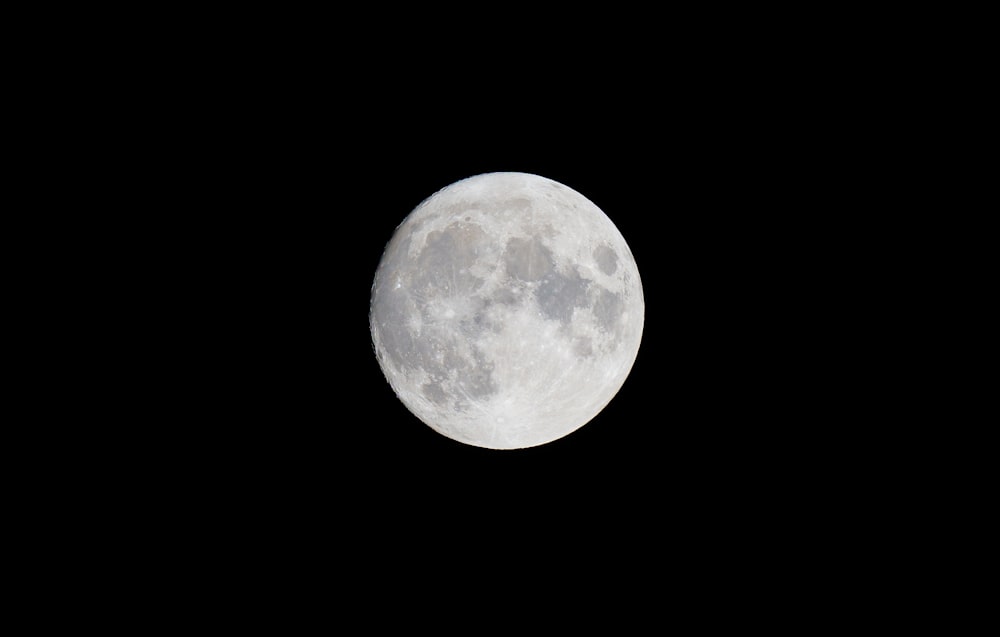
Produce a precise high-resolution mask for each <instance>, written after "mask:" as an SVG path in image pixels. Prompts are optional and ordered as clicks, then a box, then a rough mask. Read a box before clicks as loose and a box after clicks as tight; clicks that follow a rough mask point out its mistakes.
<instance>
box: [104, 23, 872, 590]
mask: <svg viewBox="0 0 1000 637" xmlns="http://www.w3.org/2000/svg"><path fill="white" fill-rule="evenodd" d="M738 30H739V29H738V28H736V29H734V31H738ZM416 35H417V37H415V40H416V41H414V42H413V43H412V47H410V48H408V47H407V46H405V45H404V46H401V47H399V48H398V49H394V50H393V51H392V52H377V51H370V50H367V49H365V48H364V47H360V48H359V46H358V45H357V44H356V43H354V44H352V43H350V42H348V41H347V40H337V38H332V36H330V35H329V34H322V37H314V38H310V37H301V38H299V37H290V36H289V37H283V38H281V39H280V40H278V41H277V42H276V43H275V45H274V46H259V42H258V43H257V44H258V46H255V47H248V48H239V47H230V48H227V49H226V50H224V51H222V52H221V54H219V55H214V56H209V57H208V58H197V59H196V60H194V61H193V62H192V69H194V72H192V73H190V74H188V75H183V74H181V76H180V78H179V83H180V84H181V85H183V87H184V90H178V91H171V90H164V89H163V88H162V87H161V86H159V85H156V86H154V87H153V88H152V89H151V91H150V94H149V95H148V96H145V97H144V98H139V99H138V101H140V102H142V101H143V99H148V100H149V102H151V103H152V102H155V104H156V109H155V110H151V111H150V112H149V113H147V112H145V111H142V112H141V114H140V115H139V119H140V120H142V121H141V123H142V124H143V127H142V129H141V130H142V131H143V132H142V133H137V137H136V138H135V139H133V140H131V142H130V143H131V144H134V145H135V146H140V147H143V148H144V149H145V150H146V151H149V149H152V150H153V151H154V152H155V153H156V154H158V156H159V161H158V162H157V164H156V165H155V166H148V165H145V164H138V165H137V166H134V167H133V168H132V172H134V173H135V174H136V176H135V179H134V180H133V181H132V183H133V184H134V186H135V187H136V191H137V192H140V193H141V197H140V198H139V200H140V201H142V202H144V206H146V207H152V208H154V209H155V210H156V212H155V213H154V214H152V215H151V217H152V219H153V221H152V223H151V224H150V225H152V226H154V228H153V230H152V232H150V235H149V238H148V240H143V241H133V242H132V245H133V246H134V248H133V249H135V250H136V251H137V252H143V251H145V250H147V249H148V250H150V251H151V252H153V253H154V254H155V257H154V258H155V259H157V260H158V261H159V264H158V272H157V274H156V280H157V282H158V283H159V284H160V285H161V286H162V287H161V289H164V290H166V291H168V295H169V298H172V299H176V302H167V301H161V300H157V299H154V301H153V303H152V305H151V306H150V307H149V308H147V309H146V310H144V312H143V315H148V316H152V317H154V320H155V321H156V324H157V325H158V326H160V327H159V328H158V329H156V330H151V334H155V339H154V340H155V343H156V344H155V347H156V350H155V351H156V354H155V355H153V354H150V353H149V352H146V351H145V350H142V351H140V352H138V353H137V354H136V355H137V356H139V357H141V358H145V359H151V360H153V361H156V362H157V363H159V362H160V361H161V360H162V365H159V369H161V370H163V371H162V372H160V375H161V376H162V379H159V376H158V380H157V381H155V382H153V381H149V379H147V378H145V377H138V376H137V377H136V379H134V380H133V381H132V382H133V383H136V384H138V385H141V386H142V389H140V390H137V391H136V392H133V393H132V394H131V398H132V400H135V402H136V404H137V405H140V407H139V411H140V412H141V413H146V414H151V415H150V416H148V417H147V419H148V420H150V421H152V422H154V423H155V424H154V425H153V426H151V427H150V428H149V429H148V430H144V431H143V432H141V433H136V434H133V436H134V444H133V451H132V452H131V454H130V455H129V462H130V463H133V464H134V465H135V467H136V470H137V471H139V472H143V473H147V474H154V475H155V481H154V483H153V484H155V485H156V487H155V493H151V492H150V490H149V489H146V486H145V484H144V486H143V491H142V495H141V496H140V499H141V500H142V501H146V502H155V503H157V506H162V505H163V504H164V503H168V507H167V508H168V510H174V511H177V512H178V514H177V515H176V516H174V517H173V518H170V516H165V518H170V519H169V520H166V521H164V520H165V518H161V519H160V521H159V522H158V523H161V524H167V526H168V527H169V526H170V525H171V524H176V525H178V527H179V528H180V535H184V533H188V534H189V535H190V533H192V529H197V533H198V534H204V535H198V539H197V543H198V546H199V547H203V546H204V545H205V542H206V541H207V542H208V544H209V545H210V546H211V547H214V549H213V550H217V551H219V552H220V554H223V555H226V556H227V558H226V560H225V563H226V564H227V565H229V566H232V567H233V568H235V569H236V570H237V572H242V571H241V569H243V570H246V571H247V572H249V571H251V570H253V569H258V570H259V571H263V572H267V571H269V570H271V569H274V570H276V571H283V570H284V569H285V568H286V565H288V564H292V565H295V567H296V568H303V569H307V568H308V565H309V564H317V565H319V566H317V569H319V571H320V574H322V573H332V572H336V571H337V569H338V568H340V569H345V568H348V567H347V566H346V564H347V563H348V562H352V560H360V561H357V562H356V564H357V565H359V566H351V567H350V572H351V573H352V577H353V578H357V579H365V578H372V577H378V574H379V573H386V572H391V573H392V574H393V576H394V577H412V578H413V579H412V580H407V581H408V583H410V584H413V585H416V586H419V585H420V577H419V574H421V573H434V572H435V571H436V569H439V568H442V565H443V564H445V563H449V564H459V565H460V566H461V567H464V568H467V569H469V570H470V571H474V572H475V573H476V574H479V575H482V574H483V573H490V572H494V571H495V572H497V573H500V574H503V573H507V574H508V575H509V574H515V575H519V576H523V577H525V578H529V579H535V578H540V579H538V584H537V585H538V586H539V587H540V588H541V589H544V578H545V577H546V576H547V575H546V574H548V573H551V572H552V571H559V572H560V574H561V576H562V577H565V576H566V575H569V577H570V578H574V577H575V576H576V575H577V574H578V575H579V576H580V577H581V578H582V580H581V581H584V582H588V581H591V579H592V578H593V576H594V573H597V572H601V573H608V572H610V573H612V575H608V576H607V577H611V578H612V579H614V577H615V575H613V573H617V572H623V571H625V570H629V571H631V572H633V573H634V572H635V570H636V569H639V571H640V572H641V570H642V569H649V570H650V573H651V575H650V576H653V577H655V576H656V575H657V574H659V573H663V572H665V571H668V570H671V569H681V570H683V571H684V572H685V573H686V575H685V577H687V578H689V581H690V582H691V586H692V587H694V589H697V587H698V582H699V581H707V580H710V579H711V578H712V573H713V572H715V570H716V569H725V570H726V572H728V573H730V574H733V573H737V574H739V573H743V574H744V576H746V577H750V575H749V574H752V573H753V572H756V571H755V569H756V570H759V569H761V568H763V567H764V565H765V563H767V562H768V561H769V560H772V563H773V558H774V556H775V555H779V554H780V555H783V556H786V557H787V558H788V569H789V571H788V572H790V573H792V575H790V576H791V577H795V575H794V573H795V569H796V568H797V567H798V561H797V559H796V558H795V556H796V555H797V554H798V551H799V548H800V547H802V550H810V551H812V550H813V548H814V547H813V548H810V547H811V546H812V545H814V544H815V543H817V542H822V541H823V540H821V539H820V538H821V537H824V536H825V534H828V533H831V532H832V533H834V534H838V533H839V531H838V525H840V524H842V522H843V521H842V519H841V518H838V517H837V516H836V515H831V514H830V512H831V511H835V510H837V508H838V507H841V506H844V504H845V498H847V497H848V496H847V495H845V494H849V493H850V491H849V490H845V488H844V487H845V485H855V484H856V481H857V477H856V476H857V475H858V474H859V472H861V470H862V468H863V467H864V466H865V465H866V463H867V462H868V460H869V458H870V456H869V455H868V454H869V453H874V452H868V451H867V449H868V448H869V445H868V439H866V433H865V431H863V430H862V428H861V425H860V424H859V423H860V422H861V420H862V416H863V417H869V416H870V415H869V414H866V413H863V411H862V410H861V409H860V408H859V407H858V402H857V396H858V395H859V394H860V395H862V396H863V395H864V394H865V392H872V391H876V387H875V385H873V384H872V383H870V380H869V379H861V380H857V379H856V378H855V377H854V376H852V375H850V374H847V373H845V372H844V369H845V368H850V365H851V360H850V356H851V346H852V345H851V339H850V334H851V332H852V329H854V326H855V325H857V324H858V323H859V322H860V321H862V320H863V316H862V315H861V314H859V313H857V312H855V311H854V310H852V309H849V308H847V306H845V305H844V304H842V303H840V302H839V301H838V299H839V297H840V296H842V294H843V290H842V289H841V285H842V284H841V283H838V282H837V281H838V277H839V276H840V275H842V274H843V272H844V271H845V269H846V268H849V267H850V262H851V260H852V258H853V254H852V252H851V250H854V249H856V248H843V244H842V243H841V241H840V240H839V239H840V237H842V236H843V234H844V232H845V229H846V231H847V232H851V233H858V234H861V235H864V234H865V233H864V232H860V231H859V229H862V230H863V229H864V223H865V222H864V218H863V217H862V216H861V215H859V214H858V213H857V210H858V207H857V205H856V204H857V199H856V198H854V197H855V194H856V192H857V191H856V189H855V188H856V184H857V183H858V182H859V181H863V180H864V179H866V178H868V177H867V176H866V175H867V173H866V172H865V171H864V169H863V168H858V163H857V162H845V161H843V159H842V157H843V154H844V152H845V151H849V150H850V149H851V147H852V144H853V143H854V142H853V138H852V130H853V129H852V118H853V117H854V116H853V115H852V112H853V110H852V109H854V108H855V106H854V105H852V104H850V103H846V102H840V101H838V99H840V97H839V96H838V94H836V93H835V92H832V93H831V92H830V91H829V90H828V84H826V83H824V82H813V81H812V80H813V79H814V78H822V77H825V75H824V74H825V71H824V68H825V65H826V64H827V62H826V60H825V59H824V57H823V55H822V52H818V53H817V55H815V56H811V57H800V56H796V55H792V54H791V53H794V52H795V51H796V50H798V48H799V47H800V44H799V43H791V44H786V45H785V46H783V47H773V48H772V47H768V46H767V43H766V42H756V41H754V42H749V40H753V38H747V39H742V40H740V39H736V40H731V41H729V40H727V39H726V38H724V37H721V36H720V37H713V38H706V39H702V38H700V37H690V38H680V39H673V38H664V37H663V34H660V33H656V34H646V35H645V36H640V37H637V38H626V39H625V40H624V41H625V42H626V43H627V44H628V46H627V47H626V49H625V50H622V51H616V52H615V54H614V55H612V54H611V53H612V52H611V51H610V50H609V49H610V48H611V44H610V43H605V44H604V45H602V46H589V47H585V46H580V45H578V43H577V44H573V43H563V44H561V45H556V46H555V48H556V49H558V51H557V52H556V53H557V54H554V55H545V56H541V57H536V58H532V59H527V60H526V59H524V58H520V57H516V56H510V55H509V51H510V42H509V41H507V40H505V39H500V40H498V41H497V42H496V46H495V47H491V46H490V45H489V44H487V45H484V46H483V47H482V48H481V49H476V51H477V52H476V53H475V54H472V55H470V56H463V55H462V50H463V49H462V48H461V47H458V46H454V47H452V46H449V43H448V42H443V43H442V42H438V43H437V44H440V45H441V49H442V50H441V52H440V53H439V54H429V53H428V51H427V50H426V48H425V46H424V45H425V44H426V43H425V42H422V41H419V40H420V38H419V34H416ZM251 39H252V37H251ZM331 39H334V40H337V41H336V42H333V43H331ZM362 41H364V40H362ZM722 41H726V42H727V44H728V46H726V47H721V46H719V43H720V42H722ZM415 49H416V50H419V51H420V52H421V54H420V55H413V56H411V55H410V53H412V52H413V50H415ZM483 51H487V52H483ZM747 51H752V52H753V55H747V54H746V53H747ZM237 53H238V55H237ZM206 59H207V60H210V62H209V61H206ZM128 148H130V146H126V152H125V153H124V159H125V160H128V159H129V158H130V157H131V155H129V154H128V152H127V149H128ZM491 171H523V172H530V173H536V174H539V175H543V176H545V177H548V178H551V179H554V180H556V181H559V182H561V183H563V184H565V185H567V186H569V187H571V188H573V189H575V190H577V191H578V192H580V193H581V194H583V195H584V196H586V197H587V198H588V199H590V200H591V201H593V202H594V203H595V204H597V205H598V206H599V207H600V208H601V209H602V210H603V211H604V212H605V213H606V214H607V215H608V216H609V217H610V218H611V220H612V221H613V222H614V223H615V224H616V226H617V227H618V229H619V230H620V231H621V233H622V234H623V236H624V237H625V239H626V241H627V242H628V244H629V246H630V247H631V250H632V252H633V254H634V256H635V259H636V262H637V264H638V268H639V272H640V275H641V277H642V284H643V291H644V297H645V304H646V315H645V327H644V332H643V339H642V344H641V347H640V349H639V354H638V358H637V360H636V362H635V365H634V367H633V369H632V372H631V374H630V376H629V377H628V379H627V381H626V382H625V384H624V386H623V387H622V389H621V391H620V392H619V393H618V395H617V396H616V397H615V398H614V399H613V400H612V401H611V403H610V404H609V405H608V406H607V407H606V408H605V409H604V410H603V411H602V412H601V413H600V414H599V415H598V416H597V417H595V418H594V419H593V420H592V421H591V422H590V423H588V424H587V425H585V426H584V427H582V428H581V429H579V430H578V431H576V432H574V433H572V434H571V435H569V436H566V437H565V438H563V439H560V440H557V441H555V442H552V443H550V444H547V445H543V446H540V447H537V448H531V449H525V450H517V451H492V450H486V449H480V448H476V447H471V446H468V445H463V444H460V443H458V442H455V441H452V440H449V439H447V438H445V437H443V436H441V435H439V434H437V433H435V432H434V431H432V430H431V429H430V428H428V427H427V426H425V425H424V424H422V423H421V422H420V421H419V420H418V419H417V418H416V417H414V416H413V415H412V414H410V413H409V412H408V411H407V410H406V408H405V407H404V406H403V405H402V403H400V401H399V400H398V399H396V397H395V396H394V394H393V392H392V390H391V388H390V387H389V385H388V383H387V382H386V380H385V378H384V377H383V375H382V373H381V370H380V369H379V366H378V363H377V361H376V358H375V355H374V351H373V348H372V345H371V337H370V332H369V326H368V311H369V301H370V294H371V285H372V281H373V277H374V273H375V270H376V267H377V265H378V263H379V259H380V257H381V255H382V251H383V249H384V247H385V244H386V243H387V242H388V241H389V239H390V238H391V236H392V233H393V231H394V229H395V228H396V226H397V225H398V224H399V223H400V222H402V220H403V219H404V218H405V217H406V215H407V214H409V212H410V211H411V210H412V209H413V208H414V207H415V206H416V205H418V204H419V203H420V202H421V201H422V200H423V199H424V198H426V197H428V196H430V195H432V194H433V193H434V192H436V191H437V190H439V189H441V188H443V187H445V186H447V185H449V184H451V183H453V182H455V181H457V180H459V179H462V178H465V177H469V176H472V175H475V174H479V173H483V172H491ZM848 183H850V184H855V186H852V188H845V186H844V184H848ZM149 202H152V204H150V203H149ZM145 209H146V208H145V207H144V208H143V210H145ZM144 227H146V226H145V225H144ZM854 245H856V244H854ZM144 276H145V274H144ZM139 283H141V284H142V286H147V285H148V283H149V282H148V281H145V280H144V281H141V282H138V283H137V285H138V284H139ZM144 338H145V337H144ZM847 396H851V397H852V398H851V399H850V400H848V399H846V398H845V397H847ZM135 449H139V451H135ZM847 450H850V453H845V452H846V451H847ZM855 506H857V504H856V503H855ZM166 532H167V533H168V534H169V533H170V531H169V528H168V530H167V531H166ZM845 533H847V531H845ZM848 534H849V533H848ZM205 537H207V538H209V539H208V540H205V539H204V538H205ZM838 546H841V545H838ZM261 547H264V548H263V549H262V548H261ZM199 550H202V549H199ZM825 550H826V551H827V552H826V553H824V555H826V556H827V558H829V559H837V556H838V555H843V553H839V552H838V551H841V550H842V549H841V548H836V547H835V548H829V547H828V548H827V549H825ZM843 550H844V551H846V550H847V549H843ZM352 564H354V562H352ZM743 565H746V566H745V567H744V566H743ZM609 568H610V569H612V570H611V571H607V570H602V569H609ZM380 569H382V570H380ZM385 569H388V570H385ZM511 569H513V570H511ZM517 569H521V571H520V572H519V573H518V571H517ZM414 574H416V576H415V575H414ZM602 577H604V576H602ZM456 581H458V582H459V583H458V584H454V585H455V586H458V587H460V586H461V583H460V582H461V581H464V580H456ZM352 582H353V580H352ZM675 583H676V582H675ZM606 584H607V582H605V583H604V584H603V585H606ZM378 585H380V584H373V586H378Z"/></svg>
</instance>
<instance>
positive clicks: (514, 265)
mask: <svg viewBox="0 0 1000 637" xmlns="http://www.w3.org/2000/svg"><path fill="white" fill-rule="evenodd" d="M503 258H504V263H506V264H507V273H508V274H509V275H511V276H512V277H514V278H516V279H520V280H521V281H539V280H541V279H542V278H543V277H545V276H546V275H547V274H549V273H550V272H551V271H552V268H553V266H554V263H553V261H552V252H551V251H549V249H548V248H546V247H545V244H543V243H542V242H541V240H539V239H538V238H537V237H533V238H531V239H519V238H516V237H515V238H513V239H511V240H510V241H508V242H507V249H506V250H505V251H504V254H503Z"/></svg>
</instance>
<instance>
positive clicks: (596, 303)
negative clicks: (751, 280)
mask: <svg viewBox="0 0 1000 637" xmlns="http://www.w3.org/2000/svg"><path fill="white" fill-rule="evenodd" d="M643 312H644V304H643V296H642V284H641V282H640V280H639V271H638V269H637V268H636V263H635V259H634V258H633V256H632V253H631V251H630V250H629V247H628V245H627V244H626V243H625V239H624V238H623V237H622V236H621V233H620V232H619V231H618V229H617V228H616V227H615V225H614V224H613V223H612V222H611V220H610V219H609V218H608V217H607V216H606V215H605V214H604V213H603V212H602V211H601V210H600V209H599V208H598V207H597V206H596V205H594V204H593V203H591V202H590V201H589V200H588V199H586V198H585V197H584V196H583V195H581V194H580V193H578V192H576V191H574V190H572V189H570V188H568V187H567V186H564V185H562V184H559V183H557V182H555V181H552V180H550V179H546V178H544V177H540V176H537V175H531V174H526V173H487V174H484V175H477V176H475V177H470V178H468V179H464V180H462V181H459V182H456V183H454V184H452V185H450V186H448V187H446V188H444V189H443V190H441V191H439V192H437V193H436V194H434V195H432V196H431V197H429V198H428V199H426V200H424V201H423V202H422V203H421V204H420V205H419V206H417V208H416V209H414V210H413V212H411V213H410V215H409V216H407V217H406V219H405V220H404V221H403V223H402V224H400V226H399V227H398V228H397V229H396V232H395V234H394V235H393V237H392V239H391V241H390V242H389V244H388V246H387V247H386V249H385V253H384V255H383V256H382V261H381V263H380V264H379V267H378V271H377V272H376V275H375V282H374V285H373V287H372V299H371V313H370V326H371V334H372V342H373V344H374V346H375V353H376V356H377V357H378V361H379V364H380V365H381V367H382V371H383V372H384V373H385V376H386V379H387V380H388V381H389V384H390V385H391V386H392V389H393V391H395V393H396V395H397V396H398V397H399V399H400V400H401V401H402V402H403V404H404V405H406V407H407V408H408V409H409V410H410V411H411V412H413V413H414V414H415V415H416V416H417V417H418V418H419V419H420V420H422V421H423V422H424V423H426V424H427V425H429V426H430V427H432V428H433V429H435V430H436V431H438V432H439V433H441V434H443V435H445V436H448V437H449V438H452V439H454V440H458V441H460V442H463V443H467V444H470V445H476V446H479V447H488V448H492V449H517V448H523V447H532V446H536V445H541V444H545V443H548V442H551V441H553V440H556V439H558V438H561V437H563V436H565V435H567V434H569V433H571V432H573V431H575V430H576V429H578V428H579V427H581V426H583V425H584V424H586V423H587V422H588V421H590V420H591V419H592V418H593V417H594V416H596V415H597V414H598V413H600V411H601V410H602V409H603V408H604V407H605V406H606V405H607V404H608V402H610V401H611V399H612V398H613V397H614V396H615V394H616V393H617V392H618V390H619V389H620V388H621V386H622V385H623V384H624V382H625V379H626V377H627V376H628V374H629V371H630V370H631V368H632V365H633V363H634V362H635V358H636V355H637V353H638V351H639V342H640V340H641V338H642V326H643Z"/></svg>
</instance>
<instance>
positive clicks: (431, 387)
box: [420, 383, 448, 405]
mask: <svg viewBox="0 0 1000 637" xmlns="http://www.w3.org/2000/svg"><path fill="white" fill-rule="evenodd" d="M420 389H421V391H422V392H423V394H424V396H425V397H426V398H427V400H429V401H431V402H432V403H435V404H438V405H443V404H445V403H447V402H448V394H446V393H445V392H444V390H443V389H441V385H440V384H438V383H427V384H426V385H424V386H423V387H421V388H420Z"/></svg>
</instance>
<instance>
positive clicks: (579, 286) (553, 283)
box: [535, 270, 590, 323]
mask: <svg viewBox="0 0 1000 637" xmlns="http://www.w3.org/2000/svg"><path fill="white" fill-rule="evenodd" d="M589 284H590V281H588V280H587V279H584V278H582V277H581V276H580V275H579V274H578V273H577V272H576V271H575V270H573V271H571V272H570V273H569V274H568V275H563V274H559V273H557V272H553V273H552V274H550V275H548V276H546V277H545V278H544V279H543V280H542V282H541V283H540V284H539V285H538V288H537V289H536V290H535V299H536V300H537V301H538V307H539V308H541V310H542V314H544V315H545V316H547V317H548V318H550V319H555V320H558V321H562V322H563V323H569V322H570V321H571V320H572V318H573V308H574V307H586V306H587V286H588V285H589Z"/></svg>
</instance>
